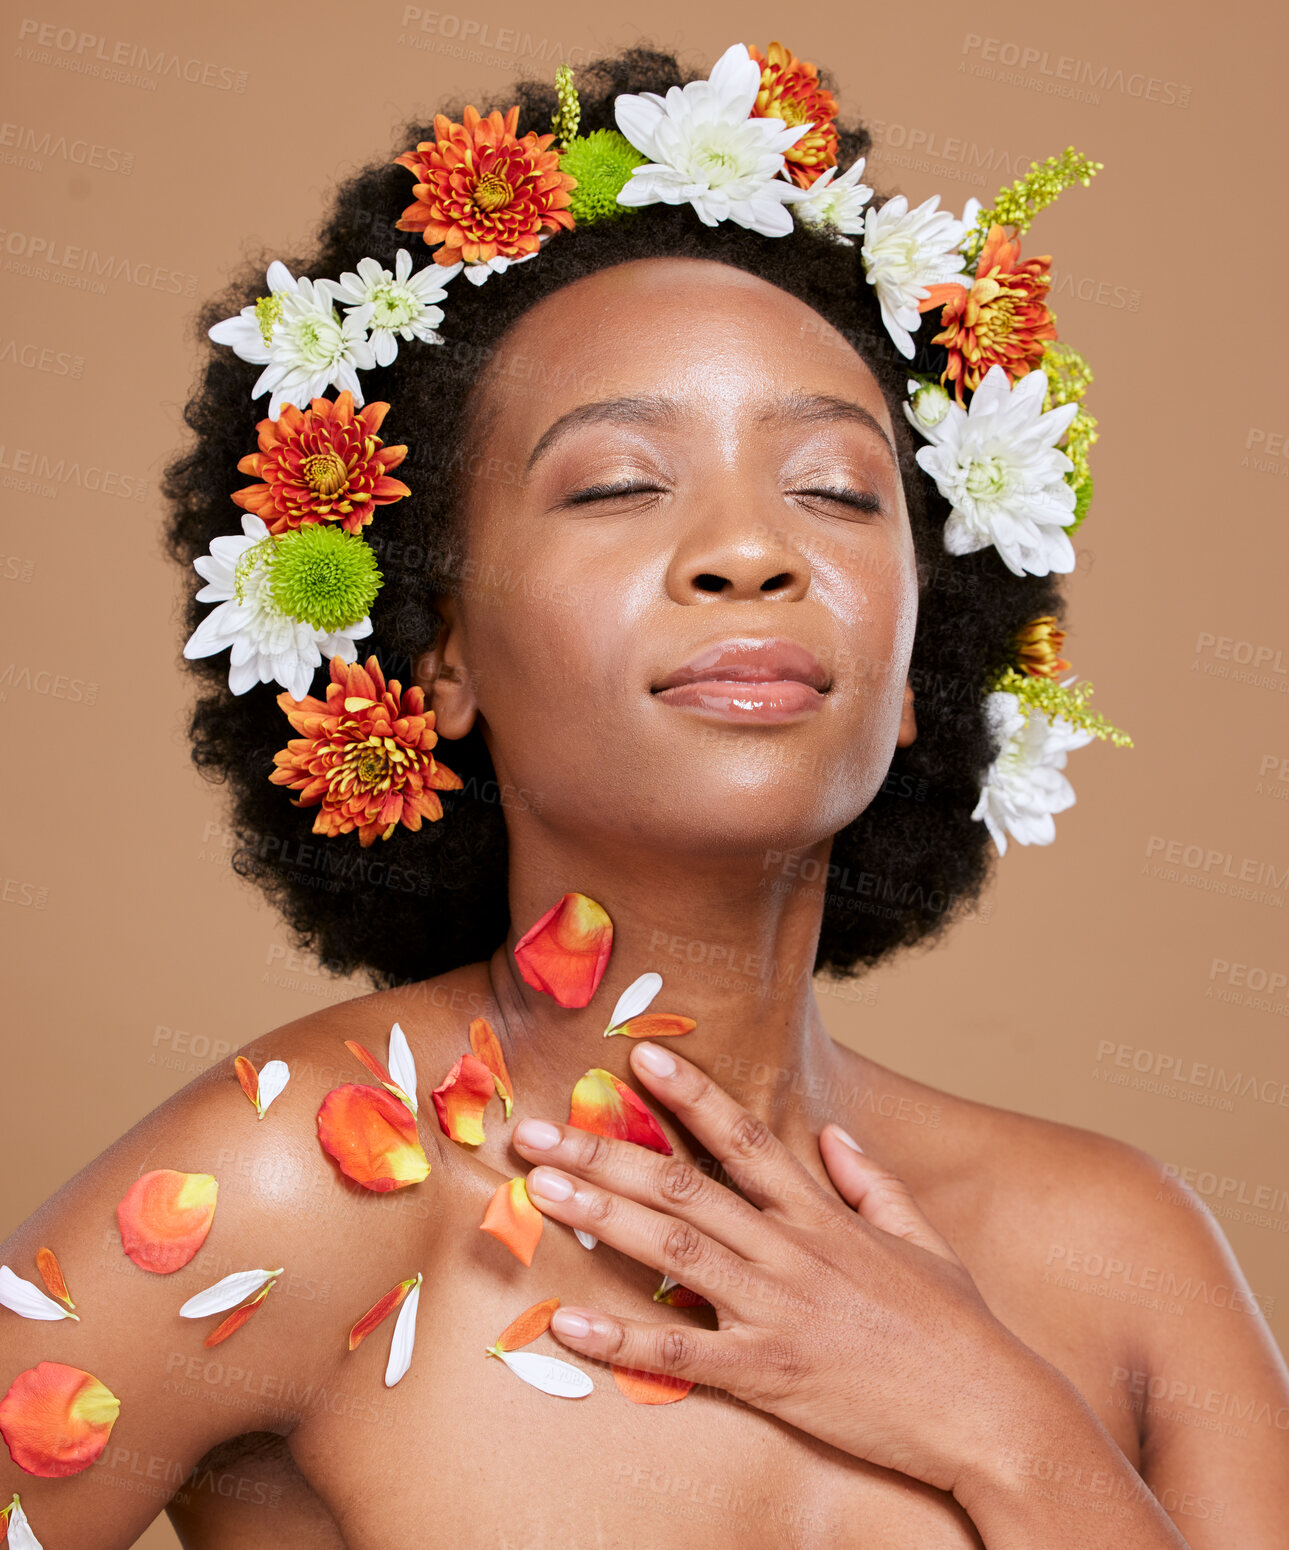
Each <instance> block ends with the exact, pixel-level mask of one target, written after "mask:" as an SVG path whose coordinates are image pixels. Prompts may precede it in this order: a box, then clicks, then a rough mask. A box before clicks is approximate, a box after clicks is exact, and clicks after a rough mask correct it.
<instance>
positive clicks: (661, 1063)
mask: <svg viewBox="0 0 1289 1550" xmlns="http://www.w3.org/2000/svg"><path fill="white" fill-rule="evenodd" d="M636 1054H637V1056H638V1057H639V1059H640V1064H641V1065H642V1066H643V1067H644V1068H645V1070H646V1071H652V1072H653V1074H654V1075H655V1076H670V1075H671V1073H672V1072H673V1071H674V1070H675V1069H676V1062H675V1061H674V1060H673V1059H672V1058H671V1056H670V1055H669V1054H668V1053H667V1051H666V1050H665V1049H659V1048H658V1046H657V1045H656V1044H637V1045H636Z"/></svg>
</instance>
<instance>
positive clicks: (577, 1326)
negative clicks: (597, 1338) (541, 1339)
mask: <svg viewBox="0 0 1289 1550" xmlns="http://www.w3.org/2000/svg"><path fill="white" fill-rule="evenodd" d="M551 1328H552V1329H553V1330H554V1331H555V1333H556V1334H557V1335H572V1336H574V1337H575V1338H580V1337H581V1336H582V1335H589V1334H590V1332H591V1326H590V1324H588V1323H587V1321H586V1320H585V1319H584V1318H583V1317H582V1315H581V1314H580V1313H570V1312H569V1311H568V1310H567V1309H566V1308H557V1309H556V1310H555V1312H554V1313H553V1314H551Z"/></svg>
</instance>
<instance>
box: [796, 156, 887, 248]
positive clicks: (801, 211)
mask: <svg viewBox="0 0 1289 1550" xmlns="http://www.w3.org/2000/svg"><path fill="white" fill-rule="evenodd" d="M863 170H864V158H863V157H862V156H861V157H860V158H859V160H858V161H857V162H854V163H852V164H851V166H849V167H847V169H846V171H845V172H843V173H842V175H841V176H840V177H839V178H834V177H833V174H834V173H835V172H836V171H837V169H836V167H827V168H825V169H824V171H823V172H821V173H820V174H819V176H818V177H817V178H816V179H815V180H814V182H813V183H812V184H811V185H810V187H809V188H808V189H807V190H806V197H805V198H804V199H799V200H798V201H797V203H796V204H795V205H794V206H793V212H794V214H795V215H796V217H797V219H798V220H799V221H805V222H806V223H807V225H810V226H825V227H828V228H829V229H830V230H831V231H832V232H833V234H834V235H835V236H836V238H837V240H838V241H839V242H844V243H845V244H846V246H847V247H854V243H853V242H852V241H851V238H850V237H849V236H846V235H844V233H847V232H850V233H855V232H861V231H863V229H864V206H865V205H866V204H867V203H868V201H869V200H870V199H871V198H872V197H873V190H872V189H871V188H869V186H868V185H867V183H861V182H860V181H859V175H860V173H861V172H863Z"/></svg>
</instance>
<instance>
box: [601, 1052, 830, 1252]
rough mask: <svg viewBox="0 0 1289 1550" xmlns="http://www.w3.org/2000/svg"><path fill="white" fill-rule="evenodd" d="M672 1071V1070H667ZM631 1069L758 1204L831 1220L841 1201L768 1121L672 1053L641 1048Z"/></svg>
mask: <svg viewBox="0 0 1289 1550" xmlns="http://www.w3.org/2000/svg"><path fill="white" fill-rule="evenodd" d="M668 1065H669V1066H670V1069H667V1066H668ZM631 1067H632V1070H633V1071H634V1072H635V1074H636V1075H637V1076H638V1077H639V1078H640V1080H641V1081H642V1082H644V1083H645V1084H646V1086H647V1087H648V1088H649V1091H650V1092H651V1093H653V1095H654V1096H655V1097H656V1098H657V1099H658V1100H659V1101H660V1102H661V1103H665V1104H666V1105H667V1107H668V1108H669V1109H670V1110H671V1111H672V1113H673V1114H675V1115H676V1117H677V1119H679V1120H680V1121H681V1122H682V1123H683V1124H684V1125H685V1127H686V1128H687V1129H688V1130H689V1131H690V1133H691V1134H692V1135H694V1136H696V1137H697V1138H698V1140H699V1141H701V1142H702V1143H703V1145H704V1146H705V1147H706V1148H707V1150H708V1151H709V1152H710V1153H711V1154H712V1156H713V1157H714V1158H716V1160H717V1161H718V1162H720V1163H721V1164H723V1165H724V1167H725V1169H726V1171H727V1172H728V1173H729V1176H730V1178H731V1179H733V1181H734V1183H735V1184H737V1185H738V1187H739V1189H741V1190H742V1191H743V1193H744V1194H745V1195H746V1196H747V1197H748V1199H749V1200H750V1201H751V1202H752V1203H753V1204H754V1205H756V1206H760V1207H761V1208H762V1209H763V1210H774V1211H777V1212H778V1213H779V1214H780V1215H781V1216H784V1217H787V1218H789V1219H790V1220H794V1221H798V1222H802V1223H804V1224H810V1225H816V1224H820V1223H824V1222H826V1221H828V1219H829V1218H830V1217H831V1216H832V1214H833V1212H834V1209H835V1203H834V1202H833V1200H832V1199H831V1197H830V1196H829V1194H828V1193H827V1191H826V1190H824V1188H823V1187H822V1186H821V1185H820V1184H819V1182H818V1180H816V1179H814V1178H812V1177H811V1175H810V1174H809V1173H807V1171H806V1169H805V1168H804V1167H803V1166H802V1165H801V1163H799V1162H798V1161H797V1159H796V1158H795V1157H794V1156H793V1155H792V1153H791V1152H790V1151H789V1150H788V1148H787V1147H786V1146H784V1144H783V1142H782V1141H780V1140H779V1138H778V1137H777V1136H776V1135H775V1134H774V1132H773V1131H772V1130H771V1129H770V1127H769V1126H768V1125H767V1124H766V1123H765V1121H764V1120H763V1119H760V1118H758V1116H757V1115H755V1114H751V1113H749V1112H748V1110H747V1109H745V1108H744V1107H743V1106H742V1104H740V1103H737V1102H736V1101H735V1100H734V1099H733V1098H731V1097H730V1095H729V1094H728V1093H727V1092H726V1091H725V1089H724V1088H723V1087H720V1086H718V1085H717V1083H715V1082H714V1081H712V1079H711V1077H709V1076H708V1075H707V1074H706V1073H705V1072H703V1071H700V1070H699V1069H698V1067H697V1066H696V1065H694V1064H693V1063H692V1062H690V1061H688V1060H686V1059H685V1057H684V1056H683V1055H679V1054H676V1053H675V1052H674V1051H672V1050H665V1049H662V1048H661V1047H660V1046H659V1045H657V1044H648V1043H645V1044H637V1045H636V1046H635V1048H634V1049H633V1050H632V1051H631Z"/></svg>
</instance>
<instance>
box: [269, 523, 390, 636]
mask: <svg viewBox="0 0 1289 1550" xmlns="http://www.w3.org/2000/svg"><path fill="white" fill-rule="evenodd" d="M269 563H270V566H271V575H270V580H269V590H270V592H271V594H272V597H273V601H274V602H275V603H276V604H277V606H278V607H279V608H280V609H281V610H282V612H283V613H284V614H289V615H290V616H291V617H292V618H293V619H303V620H304V621H305V623H306V624H311V625H312V626H313V627H314V629H315V630H326V631H328V633H330V632H332V631H335V630H343V629H347V628H348V627H349V626H350V625H351V624H357V623H358V621H359V620H360V619H362V618H363V617H364V615H365V614H367V613H368V611H369V610H370V608H371V605H372V603H373V602H374V601H375V598H376V594H377V593H378V592H379V591H380V583H381V573H380V571H379V570H378V569H377V568H376V556H375V554H374V553H373V552H372V550H371V547H370V546H369V545H368V544H366V543H365V542H364V541H363V540H362V539H361V538H360V537H359V536H358V534H357V533H346V532H345V531H344V529H343V528H339V527H333V526H332V525H331V524H329V523H322V522H308V523H306V524H305V525H304V526H303V527H299V528H296V529H295V531H294V532H291V533H287V534H285V535H284V536H283V537H282V538H279V539H277V540H276V542H275V543H274V545H273V551H272V554H271V556H270V560H269Z"/></svg>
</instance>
